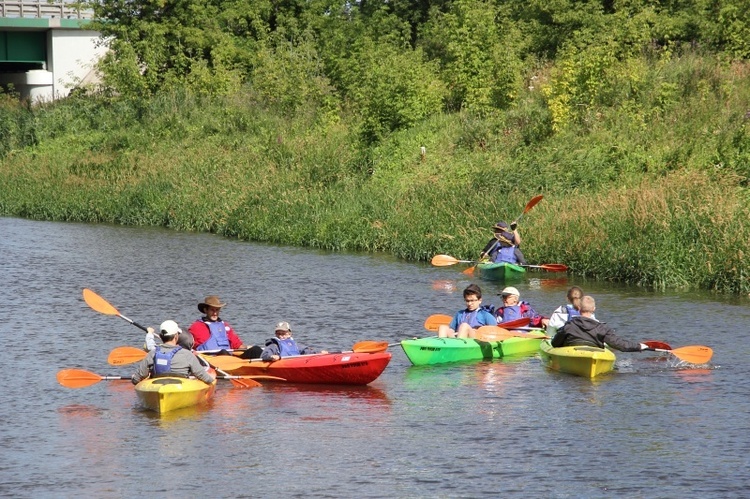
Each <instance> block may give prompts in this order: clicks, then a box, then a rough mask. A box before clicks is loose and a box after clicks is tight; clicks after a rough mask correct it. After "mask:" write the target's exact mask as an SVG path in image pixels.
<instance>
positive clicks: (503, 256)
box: [494, 246, 518, 263]
mask: <svg viewBox="0 0 750 499" xmlns="http://www.w3.org/2000/svg"><path fill="white" fill-rule="evenodd" d="M494 261H495V263H500V262H506V263H518V258H516V247H515V246H503V247H501V248H500V251H498V252H497V254H496V255H495V260H494Z"/></svg>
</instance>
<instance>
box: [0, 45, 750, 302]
mask: <svg viewBox="0 0 750 499" xmlns="http://www.w3.org/2000/svg"><path fill="white" fill-rule="evenodd" d="M642 71H643V72H642V75H641V78H642V81H640V82H639V84H638V86H637V88H636V86H634V84H633V79H632V75H628V76H623V77H622V80H621V81H612V82H611V85H610V86H611V88H612V89H613V90H612V93H613V94H614V95H609V96H608V97H607V99H608V102H602V103H596V104H592V105H591V109H590V112H587V113H584V119H582V120H581V121H580V122H579V123H574V124H571V125H569V126H568V127H566V128H564V129H561V130H557V131H553V125H552V123H553V120H552V118H551V116H550V112H549V110H548V109H549V108H548V106H547V100H546V99H545V96H544V95H543V93H542V92H541V91H540V88H543V85H544V80H545V78H547V77H548V76H549V75H548V73H545V72H541V73H540V74H539V75H537V76H536V78H535V80H534V81H535V82H536V86H535V88H526V89H525V90H524V92H523V93H522V95H520V96H519V98H518V99H517V101H516V104H515V105H514V106H513V107H512V108H510V109H509V110H508V111H507V112H504V113H498V114H496V115H492V116H485V117H482V118H478V117H475V116H469V115H465V114H461V113H458V114H452V115H440V116H434V117H432V118H430V119H428V120H426V121H424V122H422V123H420V124H419V125H418V126H415V127H412V128H411V129H409V130H405V131H401V132H397V133H395V134H393V135H391V136H389V137H388V138H387V139H386V140H385V141H383V142H380V143H378V144H375V145H371V146H365V145H363V144H362V143H361V142H360V140H359V137H360V135H359V126H360V124H361V123H359V122H358V120H357V117H356V116H348V115H346V113H341V114H339V115H336V116H332V115H331V114H330V113H328V112H323V111H321V110H318V109H315V108H312V109H304V110H300V111H299V112H298V113H297V114H295V115H294V116H282V115H280V114H279V113H277V112H275V111H274V110H273V109H269V108H267V107H265V106H264V105H262V103H259V102H258V101H257V100H256V99H254V96H253V93H252V92H251V91H249V90H245V91H243V92H240V93H237V94H234V95H232V96H229V97H225V98H220V99H219V98H213V99H208V98H198V97H196V96H191V95H167V96H161V97H158V98H154V99H151V100H149V101H126V100H117V99H111V98H104V97H80V98H70V99H67V100H65V101H61V102H57V103H55V104H51V105H45V106H41V107H37V108H34V109H30V108H28V107H23V106H18V105H17V104H14V101H13V100H12V99H8V98H3V99H1V100H0V127H2V131H3V133H4V134H5V136H6V140H5V141H4V143H3V146H2V147H3V149H2V150H0V153H1V154H2V165H0V174H1V175H2V178H3V189H2V190H1V191H0V214H2V215H11V216H21V217H27V218H33V219H43V220H67V221H82V222H109V223H119V224H128V225H162V226H165V227H170V228H173V229H176V230H183V231H208V232H214V233H217V234H222V235H226V236H228V237H233V238H239V239H243V240H252V241H268V242H275V243H281V244H289V245H307V246H314V247H319V248H324V249H331V250H337V251H338V250H364V251H385V252H389V253H393V254H394V255H397V256H399V257H401V258H405V259H420V260H427V259H429V258H431V257H432V256H433V255H434V254H436V253H448V254H451V255H454V256H456V257H459V258H465V259H472V258H474V257H476V256H477V254H478V252H479V250H480V249H481V248H482V246H483V245H484V243H485V241H486V240H487V238H488V237H490V235H491V230H490V227H491V226H492V224H493V223H494V222H495V221H497V220H498V219H506V220H508V219H513V218H515V217H516V216H518V215H519V214H520V213H521V211H522V210H523V207H524V205H525V204H526V202H527V201H528V200H529V199H530V198H531V197H532V196H534V195H536V194H540V193H541V194H544V196H545V197H544V200H543V201H542V202H541V203H540V204H538V205H537V206H536V207H535V208H534V209H533V211H532V212H530V213H528V214H527V215H526V216H525V217H524V219H523V221H522V224H521V227H520V228H521V230H522V234H523V237H524V252H525V254H526V257H527V260H528V261H529V262H530V263H552V262H555V263H558V262H559V263H565V264H567V265H569V266H570V267H571V269H572V272H574V273H578V274H585V275H587V276H591V277H596V278H602V279H608V280H614V281H624V282H631V283H637V284H639V285H642V286H646V287H653V288H657V289H665V288H685V289H689V288H702V289H711V290H715V291H717V292H721V293H737V294H748V293H750V279H748V271H749V269H748V266H747V264H746V263H745V262H746V261H745V259H744V255H745V254H746V253H748V240H750V238H749V236H750V222H748V220H747V216H746V214H747V210H748V192H747V172H748V169H749V168H750V164H748V161H747V159H748V154H749V152H750V135H749V134H748V131H747V129H746V127H747V118H746V116H745V113H746V112H747V111H748V110H750V77H749V76H748V68H747V67H746V66H744V65H739V66H738V65H726V64H723V63H721V62H719V61H712V60H705V59H700V58H696V57H685V58H679V59H676V60H674V61H672V62H671V64H670V65H668V66H665V65H664V64H663V63H662V64H660V65H659V66H658V67H657V66H656V65H654V66H653V67H649V68H646V69H643V70H642ZM529 87H531V85H529ZM0 97H3V96H0ZM610 101H611V102H610ZM636 104H637V105H636ZM644 110H648V111H644ZM422 146H424V147H425V148H426V155H425V157H424V158H422V157H421V155H420V147H422Z"/></svg>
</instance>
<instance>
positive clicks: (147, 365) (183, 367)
mask: <svg viewBox="0 0 750 499" xmlns="http://www.w3.org/2000/svg"><path fill="white" fill-rule="evenodd" d="M181 332H182V330H181V329H180V327H179V326H178V325H177V323H176V322H175V321H172V320H168V321H164V322H162V323H161V326H159V337H160V338H161V340H162V342H163V344H161V345H158V346H157V347H156V348H154V349H153V350H151V351H150V352H149V353H148V354H147V355H146V357H145V358H144V359H143V360H142V361H141V362H140V363H139V364H138V367H137V368H136V370H135V372H134V373H133V376H131V378H130V380H131V381H132V382H133V384H134V385H137V384H138V383H140V382H141V381H143V380H144V379H146V378H148V377H149V376H150V377H157V376H179V377H184V378H187V377H189V376H195V377H196V378H198V379H199V380H201V381H203V382H204V383H208V384H211V383H213V382H214V380H215V378H214V377H213V376H211V374H209V373H208V371H206V368H205V367H204V366H203V365H202V364H201V363H200V361H199V360H198V357H196V356H195V355H194V354H193V352H191V351H190V350H186V349H184V348H182V347H181V346H179V345H178V344H177V341H178V337H179V335H180V333H181Z"/></svg>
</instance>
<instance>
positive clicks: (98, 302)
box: [83, 288, 148, 332]
mask: <svg viewBox="0 0 750 499" xmlns="http://www.w3.org/2000/svg"><path fill="white" fill-rule="evenodd" d="M83 300H84V301H85V302H86V304H87V305H88V306H89V307H91V308H92V309H94V310H96V311H97V312H99V313H100V314H106V315H116V316H117V317H119V318H120V319H123V320H126V321H128V322H129V323H131V324H132V325H134V326H136V327H139V328H141V329H143V330H144V331H146V332H148V328H147V327H146V326H141V325H140V324H138V323H137V322H135V321H132V320H130V319H128V318H127V317H125V316H124V315H122V314H121V313H120V312H118V311H117V309H116V308H115V307H113V306H112V305H111V304H110V303H109V302H108V301H107V300H105V299H104V298H102V297H101V296H99V295H98V294H96V293H94V292H93V291H91V290H90V289H88V288H84V289H83Z"/></svg>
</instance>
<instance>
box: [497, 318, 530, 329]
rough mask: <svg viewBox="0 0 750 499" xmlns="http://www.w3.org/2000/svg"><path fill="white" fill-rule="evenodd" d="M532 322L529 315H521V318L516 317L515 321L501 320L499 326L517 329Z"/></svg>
mask: <svg viewBox="0 0 750 499" xmlns="http://www.w3.org/2000/svg"><path fill="white" fill-rule="evenodd" d="M530 323H531V319H530V318H529V317H521V318H519V319H516V320H514V321H505V322H500V323H499V324H498V325H497V327H500V328H505V329H515V328H518V327H525V326H528V325H529V324H530Z"/></svg>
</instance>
